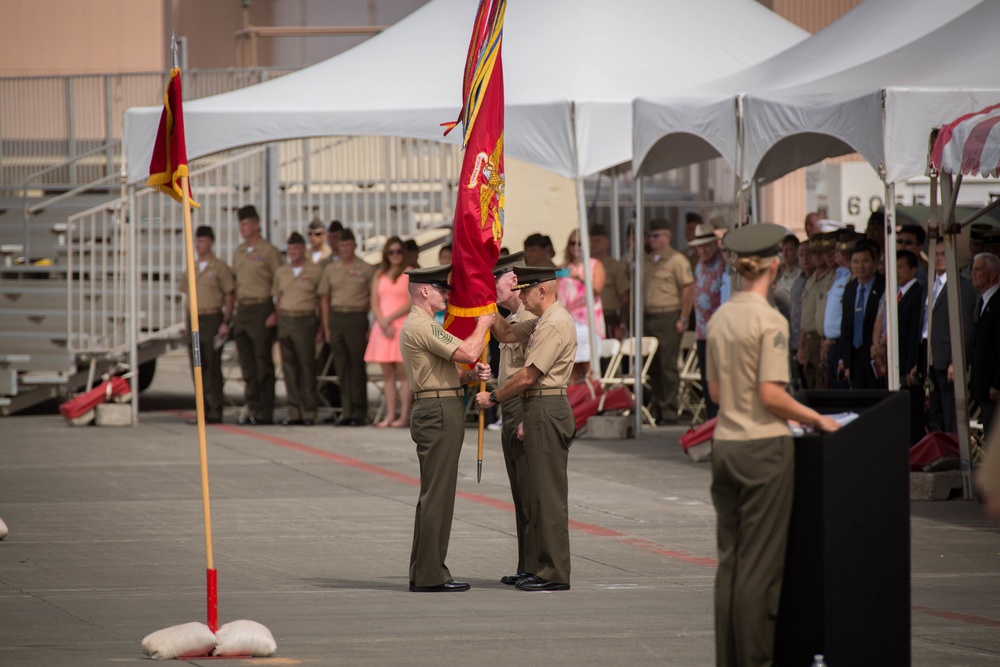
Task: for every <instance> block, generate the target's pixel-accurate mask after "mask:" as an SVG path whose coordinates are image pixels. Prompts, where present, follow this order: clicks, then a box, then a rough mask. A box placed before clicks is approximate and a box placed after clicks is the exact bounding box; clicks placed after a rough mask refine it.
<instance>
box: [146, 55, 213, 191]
mask: <svg viewBox="0 0 1000 667" xmlns="http://www.w3.org/2000/svg"><path fill="white" fill-rule="evenodd" d="M182 101H183V95H182V94H181V69H180V67H175V68H173V69H172V70H170V81H169V82H168V83H167V90H166V91H165V92H164V93H163V113H162V114H161V115H160V126H159V128H157V130H156V143H155V144H153V157H152V158H151V159H150V160H149V180H147V181H146V185H149V186H151V187H154V188H156V189H157V190H160V191H161V192H165V193H166V194H168V195H170V196H171V197H173V198H174V199H176V200H177V201H179V202H180V201H183V200H184V191H183V190H182V189H181V177H182V176H188V161H187V145H186V144H185V142H184V110H183V108H182V106H181V103H182ZM188 197H189V199H190V197H191V190H190V184H189V185H188ZM190 201H191V206H194V207H198V206H200V204H198V203H197V202H196V201H194V199H190Z"/></svg>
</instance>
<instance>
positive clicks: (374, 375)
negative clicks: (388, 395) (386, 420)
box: [365, 363, 385, 424]
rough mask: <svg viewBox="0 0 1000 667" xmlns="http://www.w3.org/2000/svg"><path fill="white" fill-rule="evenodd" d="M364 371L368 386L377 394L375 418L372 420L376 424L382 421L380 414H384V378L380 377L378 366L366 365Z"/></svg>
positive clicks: (369, 393) (380, 368)
mask: <svg viewBox="0 0 1000 667" xmlns="http://www.w3.org/2000/svg"><path fill="white" fill-rule="evenodd" d="M365 370H366V373H365V374H366V375H367V376H368V385H369V386H370V387H372V388H373V389H374V390H375V391H376V392H377V398H378V402H379V403H378V410H376V411H375V417H374V418H373V419H372V423H373V424H377V423H378V422H379V421H380V420H381V419H382V413H383V412H385V378H384V377H383V376H382V366H381V365H380V364H375V363H369V364H366V365H365ZM368 398H369V400H370V399H371V392H368Z"/></svg>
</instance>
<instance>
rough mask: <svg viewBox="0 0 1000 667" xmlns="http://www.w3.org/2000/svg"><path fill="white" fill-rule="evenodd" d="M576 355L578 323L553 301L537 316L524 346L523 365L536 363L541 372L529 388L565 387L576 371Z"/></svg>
mask: <svg viewBox="0 0 1000 667" xmlns="http://www.w3.org/2000/svg"><path fill="white" fill-rule="evenodd" d="M522 324H526V325H530V324H532V323H531V322H524V323H522ZM526 330H530V329H529V328H528V327H525V328H521V329H520V331H521V332H523V331H526ZM515 331H518V329H515ZM575 356H576V324H575V323H574V322H573V316H572V315H570V314H569V312H568V311H567V310H566V309H565V308H563V307H562V306H560V305H559V304H558V303H556V304H553V305H551V306H549V308H548V310H546V311H545V312H544V313H542V316H541V317H539V318H538V322H537V323H535V326H534V331H533V332H532V333H531V335H530V336H529V337H528V340H527V341H526V343H525V345H524V365H525V366H534V367H535V368H537V369H538V370H540V371H541V372H542V374H541V375H539V376H538V379H537V380H535V384H533V385H531V387H530V389H565V388H566V386H567V385H568V384H569V378H570V376H571V375H572V374H573V358H574V357H575Z"/></svg>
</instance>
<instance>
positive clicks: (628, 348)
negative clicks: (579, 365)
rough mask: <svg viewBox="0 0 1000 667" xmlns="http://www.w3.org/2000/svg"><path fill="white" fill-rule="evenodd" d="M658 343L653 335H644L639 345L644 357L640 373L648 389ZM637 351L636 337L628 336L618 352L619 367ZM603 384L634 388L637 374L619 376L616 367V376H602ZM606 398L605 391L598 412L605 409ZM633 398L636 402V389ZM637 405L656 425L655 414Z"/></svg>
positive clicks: (645, 416)
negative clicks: (650, 370)
mask: <svg viewBox="0 0 1000 667" xmlns="http://www.w3.org/2000/svg"><path fill="white" fill-rule="evenodd" d="M658 345H659V342H658V341H657V340H656V338H654V337H653V336H643V337H642V342H641V344H640V345H639V358H640V359H642V371H641V372H640V374H639V375H640V378H641V380H642V386H643V388H644V389H648V388H649V369H650V367H651V366H652V365H653V356H654V355H655V354H656V348H657V346H658ZM635 352H636V343H635V338H634V337H632V338H626V339H625V340H623V341H621V347H620V349H619V352H618V366H619V367H620V366H621V361H622V359H625V358H631V357H632V356H633V355H634V354H635ZM601 385H602V386H609V387H610V386H615V385H623V386H626V387H633V388H634V387H635V376H634V375H626V376H621V377H619V376H617V369H616V376H615V377H602V378H601ZM605 398H607V393H605V394H604V396H602V397H601V402H600V403H599V404H598V405H597V411H598V412H601V411H602V410H603V409H604V399H605ZM632 400H633V402H635V391H634V389H633V390H632ZM637 407H638V408H639V409H640V410H642V416H643V418H644V419H645V420H646V422H647V423H648V424H649V425H650V426H656V420H655V419H653V415H652V414H650V412H649V410H648V409H647V408H646V406H645V405H639V406H637ZM630 412H631V411H626V414H629V413H630Z"/></svg>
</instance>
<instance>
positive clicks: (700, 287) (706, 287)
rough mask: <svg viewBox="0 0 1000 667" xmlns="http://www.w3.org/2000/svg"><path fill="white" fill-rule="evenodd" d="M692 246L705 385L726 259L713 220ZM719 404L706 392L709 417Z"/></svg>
mask: <svg viewBox="0 0 1000 667" xmlns="http://www.w3.org/2000/svg"><path fill="white" fill-rule="evenodd" d="M688 246H689V247H692V248H694V249H695V251H696V252H697V253H698V260H699V261H698V264H697V265H696V266H695V267H694V321H695V327H694V337H695V344H696V345H697V348H698V366H699V368H700V369H701V386H703V387H705V386H707V385H706V384H705V377H706V375H705V363H706V362H705V354H706V352H705V338H706V337H707V335H708V331H707V326H708V320H709V319H710V318H711V317H712V315H713V314H714V313H715V311H716V310H718V309H719V306H720V305H722V276H723V274H724V273H725V272H726V263H725V261H724V260H723V259H722V253H721V252H720V251H719V237H718V236H716V234H715V228H714V227H713V226H712V225H711V224H706V223H704V222H703V223H701V224H699V225H698V227H697V228H696V229H695V232H694V238H693V239H691V240H690V241H688ZM718 410H719V406H718V405H717V404H716V403H715V402H714V401H713V400H712V399H711V397H709V396H707V395H706V396H705V411H706V415H705V418H706V419H711V418H712V417H714V416H715V414H716V413H717V412H718Z"/></svg>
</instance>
